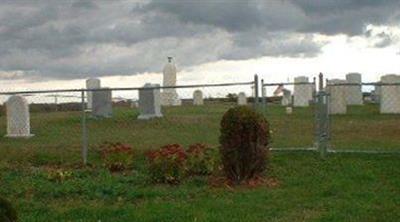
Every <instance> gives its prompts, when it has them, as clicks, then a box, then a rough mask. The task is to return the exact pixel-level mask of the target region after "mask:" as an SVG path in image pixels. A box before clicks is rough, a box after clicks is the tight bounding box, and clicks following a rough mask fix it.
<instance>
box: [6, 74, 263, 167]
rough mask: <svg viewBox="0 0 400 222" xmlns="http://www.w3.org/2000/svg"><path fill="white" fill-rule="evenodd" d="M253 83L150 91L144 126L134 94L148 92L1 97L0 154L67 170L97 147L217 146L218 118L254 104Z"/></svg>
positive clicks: (128, 90)
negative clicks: (150, 112) (150, 110)
mask: <svg viewBox="0 0 400 222" xmlns="http://www.w3.org/2000/svg"><path fill="white" fill-rule="evenodd" d="M256 82H257V81H249V82H239V83H223V84H203V85H186V86H174V87H160V86H158V85H152V88H151V90H155V91H157V92H159V94H160V95H159V97H160V98H159V100H158V101H153V104H144V105H143V104H142V106H146V105H150V106H153V105H154V106H156V105H155V104H160V105H161V110H160V113H161V115H162V118H152V119H147V120H143V119H141V118H140V116H141V115H142V114H143V112H146V110H143V109H141V108H140V107H139V103H140V98H139V94H140V92H141V91H142V90H149V88H142V87H140V88H100V89H76V90H49V91H31V92H28V91H26V92H3V93H1V95H0V101H1V104H2V105H1V114H0V135H2V138H0V145H1V147H2V148H3V149H1V152H4V153H3V154H2V155H7V156H10V155H13V158H7V159H13V160H19V159H22V158H24V159H27V160H28V161H34V162H35V163H36V162H38V161H39V162H40V161H42V162H43V163H47V164H48V163H64V164H65V163H66V164H68V163H74V162H77V161H80V160H81V159H83V161H84V162H89V163H90V162H91V161H92V160H95V159H96V158H98V157H99V155H98V154H99V153H98V148H99V146H100V145H101V144H102V143H105V142H111V143H124V144H130V145H132V146H133V147H134V148H135V150H138V151H139V152H140V150H148V149H154V148H159V147H160V146H162V145H166V144H171V143H179V144H182V145H190V144H194V143H205V144H210V145H215V146H217V145H218V137H219V123H220V120H221V117H222V115H223V114H224V113H225V112H226V111H227V110H228V109H229V108H231V107H234V106H237V105H238V104H239V103H240V105H248V106H254V105H255V104H256V101H257V100H256V99H255V97H257V96H256V95H255V94H256V93H257V92H256V90H254V89H255V88H257V85H256ZM171 92H173V93H174V94H175V95H176V96H175V97H174V96H173V95H172V97H171ZM242 96H244V97H242ZM166 97H169V98H166ZM171 98H172V100H174V101H172V100H171ZM243 98H244V99H243ZM148 99H149V98H144V99H143V100H148ZM171 101H172V102H171ZM164 103H165V104H164ZM3 136H4V137H3ZM35 163H34V164H35ZM37 164H42V163H37Z"/></svg>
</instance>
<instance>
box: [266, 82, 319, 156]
mask: <svg viewBox="0 0 400 222" xmlns="http://www.w3.org/2000/svg"><path fill="white" fill-rule="evenodd" d="M261 85H262V88H261V95H262V96H261V98H262V99H261V101H262V103H261V107H262V110H263V113H264V115H265V116H266V118H267V119H268V121H269V123H270V127H271V133H272V135H273V137H272V138H273V141H272V144H271V146H272V148H274V149H285V150H290V149H298V150H313V149H316V147H315V143H316V142H315V141H316V140H315V133H316V123H315V121H316V116H315V115H316V106H315V101H316V97H315V95H316V88H315V80H314V81H313V82H308V79H307V78H301V79H298V80H297V81H295V82H283V83H265V82H264V81H262V83H261Z"/></svg>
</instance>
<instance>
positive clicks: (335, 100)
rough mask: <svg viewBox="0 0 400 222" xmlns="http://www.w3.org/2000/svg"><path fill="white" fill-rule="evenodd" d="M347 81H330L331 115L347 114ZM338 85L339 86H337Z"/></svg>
mask: <svg viewBox="0 0 400 222" xmlns="http://www.w3.org/2000/svg"><path fill="white" fill-rule="evenodd" d="M345 83H347V81H346V80H341V79H332V80H329V81H328V84H329V86H328V87H327V89H328V93H329V105H328V107H329V114H331V115H335V114H346V112H347V100H346V87H347V86H346V85H343V84H345ZM335 84H337V85H335Z"/></svg>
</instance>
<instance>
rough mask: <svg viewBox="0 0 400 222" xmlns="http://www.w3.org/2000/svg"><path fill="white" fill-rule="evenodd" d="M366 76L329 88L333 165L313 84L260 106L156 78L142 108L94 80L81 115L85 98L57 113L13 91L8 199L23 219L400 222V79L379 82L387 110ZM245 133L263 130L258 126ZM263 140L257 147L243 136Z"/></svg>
mask: <svg viewBox="0 0 400 222" xmlns="http://www.w3.org/2000/svg"><path fill="white" fill-rule="evenodd" d="M168 66H169V65H168ZM171 70H173V68H171V67H169V71H168V72H166V73H167V75H172V78H174V77H173V75H174V74H173V73H174V72H173V71H171ZM171 73H172V74H171ZM175 75H176V74H175ZM359 77H360V76H359V75H358V74H349V75H346V78H347V80H342V79H332V80H328V81H326V85H325V87H323V85H322V87H320V89H323V91H325V92H327V93H328V94H329V96H328V97H327V103H326V108H327V116H330V117H329V122H330V124H329V125H330V126H329V132H330V135H329V146H328V150H327V152H328V153H327V154H326V155H327V156H325V157H321V155H320V153H319V150H318V149H317V148H316V147H319V146H321V144H319V145H318V144H316V143H320V142H316V127H317V126H318V124H317V125H316V122H315V121H316V117H315V115H318V109H319V108H318V105H319V104H318V102H316V99H315V96H316V95H317V94H318V92H317V87H316V82H315V79H314V82H309V80H308V77H303V76H301V77H298V78H295V79H294V82H293V83H265V84H264V83H263V84H264V85H263V84H261V86H259V87H260V88H261V90H260V92H262V93H261V94H262V95H261V96H260V98H258V100H257V98H254V97H253V96H252V97H248V96H247V95H246V92H245V91H242V90H236V91H235V90H232V89H233V88H229V87H227V86H223V87H221V90H223V91H224V92H226V95H228V94H229V93H231V94H230V95H237V96H236V97H234V96H233V97H232V96H227V97H224V98H209V97H206V96H205V94H206V93H207V91H208V90H210V88H207V87H204V85H203V86H202V87H200V85H199V86H197V87H196V86H193V87H192V88H189V90H188V91H187V92H188V93H187V96H186V97H185V98H188V99H183V96H184V95H179V94H178V92H179V88H178V90H175V89H174V88H162V87H161V86H160V85H158V84H152V83H147V84H145V85H144V86H143V87H140V88H138V89H137V90H136V91H137V93H138V105H137V106H131V105H129V104H124V103H116V102H114V101H113V99H112V98H113V93H115V92H113V89H111V88H106V87H101V85H100V80H88V81H87V82H88V83H89V84H87V88H88V89H90V90H92V91H88V92H87V97H86V98H87V100H85V101H86V102H85V104H86V105H85V106H84V108H85V110H84V112H82V110H79V109H76V107H79V102H78V103H77V104H76V105H74V106H72V105H68V106H67V108H62V109H57V110H54V109H53V110H47V108H46V109H45V108H44V107H47V106H44V105H43V107H40V105H39V104H29V103H28V102H27V99H26V98H24V97H23V96H19V95H14V96H9V97H8V96H7V98H8V100H7V102H6V103H5V104H3V106H1V110H2V112H1V115H0V135H3V137H2V138H1V139H0V156H1V158H0V168H1V178H2V186H1V187H0V194H2V195H4V196H6V197H8V199H11V200H12V203H13V205H14V207H15V208H16V209H17V212H18V215H19V218H21V220H22V221H45V220H50V221H62V220H65V221H78V220H82V219H83V220H84V221H97V220H100V219H102V220H105V221H107V218H113V219H115V218H117V219H116V221H131V220H134V221H158V220H159V219H160V215H163V216H162V218H163V221H188V220H195V221H221V220H223V219H224V218H226V217H231V218H232V220H231V221H257V220H258V219H259V218H265V219H268V220H276V219H277V218H279V221H293V220H294V221H296V220H299V218H300V219H301V220H303V219H312V218H314V217H316V216H317V215H318V218H323V220H331V221H341V220H342V219H343V218H349V215H350V218H353V216H354V218H359V219H361V220H364V219H365V220H370V219H371V218H372V219H373V220H376V221H379V218H380V216H381V215H385V218H389V220H390V218H392V219H393V220H396V218H397V217H398V216H400V215H399V212H400V211H399V210H398V201H397V199H396V198H395V196H398V195H400V193H399V192H400V191H399V190H398V189H397V187H398V185H399V184H400V179H399V177H398V176H397V175H398V174H399V172H400V171H399V170H400V162H399V161H398V158H399V156H398V154H396V153H398V152H399V151H400V150H399V144H400V143H399V142H400V141H399V135H400V128H399V126H400V115H399V111H398V109H399V107H400V103H397V102H398V101H400V99H399V95H400V94H399V91H398V90H399V86H397V85H390V84H388V85H385V83H393V82H394V83H396V81H398V76H396V75H387V76H383V77H382V80H381V82H382V83H384V84H381V85H379V87H380V98H379V101H380V103H375V102H373V100H372V98H371V100H369V99H368V98H369V96H371V97H372V93H371V94H368V95H367V94H365V93H363V92H362V86H361V83H362V82H361V80H360V78H359ZM321 79H322V78H321ZM91 82H92V83H91ZM252 84H253V83H252V82H250V84H249V83H244V85H245V86H246V87H248V88H249V89H250V88H251V87H252V86H253V85H252ZM175 85H176V80H175V81H169V82H168V85H167V86H168V87H171V86H175ZM268 87H272V88H274V89H276V90H274V91H269V88H268ZM290 87H292V88H290ZM289 88H290V89H289ZM171 89H172V90H171ZM291 90H293V95H292V91H291ZM252 91H254V87H253V89H252ZM267 92H273V94H272V95H271V96H268V94H267ZM247 93H248V92H247ZM257 93H258V92H255V94H257ZM232 98H233V99H232ZM186 100H189V101H190V102H185V101H186ZM322 104H323V103H322ZM255 105H257V107H256V108H254V107H255ZM30 107H32V108H33V109H34V110H33V111H32V110H30ZM68 107H69V108H68ZM60 108H61V107H60ZM82 115H83V116H84V118H83V116H82ZM244 116H246V117H244ZM82 121H84V124H85V125H82V124H83V122H82ZM241 121H242V122H241ZM249 121H250V122H249ZM317 121H321V120H317ZM241 124H243V125H241ZM246 124H250V125H252V126H254V124H255V125H257V127H256V129H258V130H257V131H255V132H252V131H247V130H246V129H252V128H251V127H250V128H246V127H243V126H246ZM258 124H259V125H258ZM82 126H85V129H82ZM83 132H85V134H82V133H83ZM254 133H255V134H257V135H259V137H257V138H258V140H257V143H256V144H258V145H256V146H255V147H252V146H253V145H254V143H251V142H250V141H248V140H246V139H245V138H251V137H247V136H245V135H247V134H249V135H254ZM317 134H318V133H317ZM82 135H85V136H86V137H82ZM85 143H86V145H87V149H88V150H82V144H85ZM232 144H248V145H244V146H243V147H242V148H236V149H237V150H238V152H239V151H240V152H241V153H239V154H238V155H242V156H244V157H245V158H244V159H234V157H233V156H231V155H230V153H231V152H232V151H230V150H231V149H232ZM251 144H253V145H251ZM247 149H249V150H247ZM257 149H259V150H257ZM250 150H252V151H254V150H256V151H255V152H250ZM349 150H352V151H357V152H347V151H349ZM341 151H343V152H341ZM358 151H359V152H358ZM84 152H86V154H87V159H86V160H85V161H86V164H83V163H82V158H81V156H82V155H83V153H84ZM363 152H365V153H363ZM368 152H371V153H374V152H375V153H376V154H371V153H368ZM264 157H265V158H264ZM244 160H246V161H247V162H243V163H241V164H239V165H234V164H237V163H239V162H240V161H244ZM250 163H251V164H250ZM255 163H257V164H255ZM232 164H233V165H232ZM240 166H242V167H245V168H243V169H242V170H239V171H232V170H228V169H240ZM247 166H249V167H250V166H251V167H253V168H246V167H247ZM384 181H386V182H384ZM338 198H343V199H346V201H345V202H343V201H341V202H337V199H338ZM360 201H363V202H365V203H368V204H366V205H360V204H359V203H360ZM247 202H250V203H251V204H243V203H247ZM380 203H385V204H384V205H382V204H380ZM210 212H214V213H212V214H211V213H210ZM351 215H353V216H351Z"/></svg>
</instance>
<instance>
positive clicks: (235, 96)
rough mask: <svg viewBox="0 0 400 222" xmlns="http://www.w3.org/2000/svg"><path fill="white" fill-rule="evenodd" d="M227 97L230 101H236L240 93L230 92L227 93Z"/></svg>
mask: <svg viewBox="0 0 400 222" xmlns="http://www.w3.org/2000/svg"><path fill="white" fill-rule="evenodd" d="M226 98H228V100H229V101H230V102H234V101H236V100H237V98H238V95H237V94H236V93H228V95H226Z"/></svg>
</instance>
